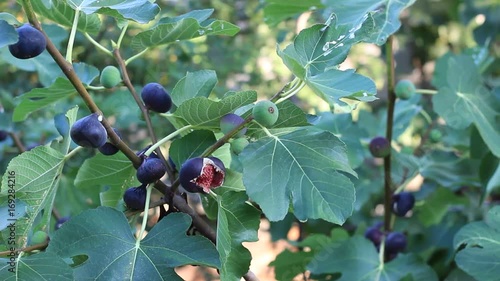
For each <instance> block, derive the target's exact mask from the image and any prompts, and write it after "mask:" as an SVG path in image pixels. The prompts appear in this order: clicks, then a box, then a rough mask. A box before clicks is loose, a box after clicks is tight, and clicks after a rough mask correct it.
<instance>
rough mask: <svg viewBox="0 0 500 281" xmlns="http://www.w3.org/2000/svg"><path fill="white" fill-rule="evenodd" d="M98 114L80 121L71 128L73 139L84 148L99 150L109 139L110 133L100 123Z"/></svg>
mask: <svg viewBox="0 0 500 281" xmlns="http://www.w3.org/2000/svg"><path fill="white" fill-rule="evenodd" d="M99 119H100V116H99V115H98V114H97V113H93V114H90V115H88V116H86V117H83V118H81V119H79V120H78V121H76V122H75V124H73V127H71V131H70V135H71V139H72V140H73V141H74V142H75V143H76V144H78V145H79V146H83V147H91V148H98V147H100V146H103V145H104V144H105V143H106V140H107V139H108V133H107V132H106V129H105V128H104V126H103V125H102V124H101V122H100V120H99Z"/></svg>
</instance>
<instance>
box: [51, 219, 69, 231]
mask: <svg viewBox="0 0 500 281" xmlns="http://www.w3.org/2000/svg"><path fill="white" fill-rule="evenodd" d="M69 219H70V217H62V218H60V219H58V220H57V222H56V225H55V226H54V229H55V230H58V229H59V228H61V226H62V225H63V224H64V223H65V222H67V221H69Z"/></svg>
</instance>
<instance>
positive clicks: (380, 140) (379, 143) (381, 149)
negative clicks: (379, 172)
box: [369, 137, 391, 158]
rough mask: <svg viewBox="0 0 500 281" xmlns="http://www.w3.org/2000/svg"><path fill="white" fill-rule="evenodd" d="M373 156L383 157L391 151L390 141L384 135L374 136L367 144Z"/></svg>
mask: <svg viewBox="0 0 500 281" xmlns="http://www.w3.org/2000/svg"><path fill="white" fill-rule="evenodd" d="M369 149H370V152H371V154H372V155H373V157H377V158H384V157H386V156H388V155H389V154H390V153H391V143H390V142H389V141H388V140H387V139H386V138H384V137H375V138H373V139H372V140H371V142H370V146H369Z"/></svg>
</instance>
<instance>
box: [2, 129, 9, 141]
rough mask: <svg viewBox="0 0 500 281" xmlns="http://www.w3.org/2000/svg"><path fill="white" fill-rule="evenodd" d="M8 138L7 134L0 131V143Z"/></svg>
mask: <svg viewBox="0 0 500 281" xmlns="http://www.w3.org/2000/svg"><path fill="white" fill-rule="evenodd" d="M8 137H9V132H7V131H4V130H0V141H4V140H6V139H7V138H8Z"/></svg>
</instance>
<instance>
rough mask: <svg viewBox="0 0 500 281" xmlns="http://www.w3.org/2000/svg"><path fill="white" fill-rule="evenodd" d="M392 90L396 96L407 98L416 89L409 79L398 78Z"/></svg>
mask: <svg viewBox="0 0 500 281" xmlns="http://www.w3.org/2000/svg"><path fill="white" fill-rule="evenodd" d="M394 91H395V92H396V97H398V98H400V99H402V100H407V99H409V98H411V97H412V96H413V95H414V94H415V92H416V91H417V89H416V88H415V84H413V82H411V81H410V80H400V81H399V82H398V83H397V84H396V88H395V89H394Z"/></svg>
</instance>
